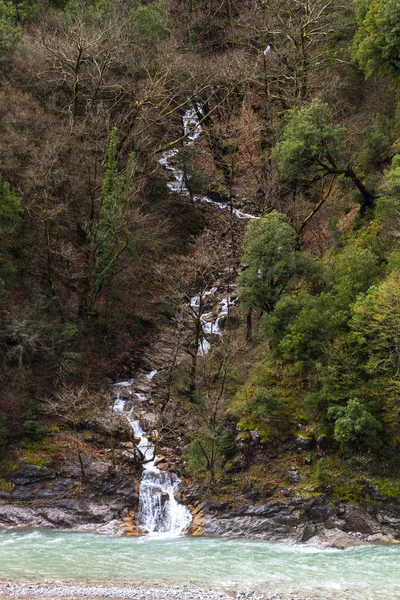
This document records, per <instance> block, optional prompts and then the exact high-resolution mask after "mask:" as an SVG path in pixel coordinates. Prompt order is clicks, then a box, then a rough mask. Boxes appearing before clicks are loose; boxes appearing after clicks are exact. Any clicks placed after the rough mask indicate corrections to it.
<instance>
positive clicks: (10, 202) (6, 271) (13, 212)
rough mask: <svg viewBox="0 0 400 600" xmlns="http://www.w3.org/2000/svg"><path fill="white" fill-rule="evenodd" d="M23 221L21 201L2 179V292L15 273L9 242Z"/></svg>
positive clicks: (0, 183) (0, 228) (0, 227)
mask: <svg viewBox="0 0 400 600" xmlns="http://www.w3.org/2000/svg"><path fill="white" fill-rule="evenodd" d="M21 221H22V207H21V201H20V199H19V198H18V196H16V195H15V194H13V192H12V191H11V189H10V186H9V184H8V183H7V182H5V181H2V180H1V179H0V294H1V293H2V292H3V291H4V289H5V286H6V284H7V281H8V280H9V279H10V277H11V276H12V275H13V274H14V267H13V264H12V261H11V258H10V256H9V253H8V242H11V240H12V239H13V237H14V236H15V234H16V233H17V231H18V227H19V226H20V224H21Z"/></svg>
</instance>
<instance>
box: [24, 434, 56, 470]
mask: <svg viewBox="0 0 400 600" xmlns="http://www.w3.org/2000/svg"><path fill="white" fill-rule="evenodd" d="M21 450H22V457H21V458H22V461H23V462H24V463H28V464H30V465H37V466H38V467H44V466H46V465H47V463H48V462H49V460H50V459H51V458H53V457H54V456H55V455H56V454H58V449H57V447H56V446H54V445H53V444H50V443H49V441H48V440H40V441H31V440H23V441H22V442H21Z"/></svg>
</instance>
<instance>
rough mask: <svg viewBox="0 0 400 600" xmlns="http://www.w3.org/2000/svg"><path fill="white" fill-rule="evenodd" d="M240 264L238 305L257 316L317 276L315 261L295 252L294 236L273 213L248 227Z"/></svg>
mask: <svg viewBox="0 0 400 600" xmlns="http://www.w3.org/2000/svg"><path fill="white" fill-rule="evenodd" d="M242 260H243V262H244V263H245V265H246V268H245V269H244V270H243V272H242V274H241V275H240V278H239V295H240V298H241V302H242V303H243V305H244V306H245V307H246V308H248V309H257V310H259V311H261V312H271V311H272V310H273V309H274V307H275V305H276V303H277V302H278V300H279V299H280V298H281V296H283V295H284V294H290V293H291V292H292V291H293V290H294V288H295V287H296V286H297V285H298V284H299V282H300V281H301V280H308V281H309V280H312V279H314V278H315V277H316V276H317V274H318V273H319V263H318V261H317V260H316V259H314V258H313V257H312V256H310V255H309V254H305V253H304V252H300V251H299V250H297V235H296V232H295V231H294V229H293V228H292V227H291V226H290V225H289V223H288V222H287V218H286V216H285V215H283V214H280V213H278V212H277V211H273V212H272V213H270V214H269V215H267V216H265V217H262V218H261V219H258V220H253V221H252V222H251V223H249V225H248V227H247V231H246V236H245V244H244V253H243V257H242Z"/></svg>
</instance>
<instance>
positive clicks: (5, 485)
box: [0, 477, 13, 492]
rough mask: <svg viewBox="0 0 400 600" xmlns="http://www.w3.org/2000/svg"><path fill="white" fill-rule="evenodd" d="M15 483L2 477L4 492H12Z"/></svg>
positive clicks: (1, 486) (0, 479)
mask: <svg viewBox="0 0 400 600" xmlns="http://www.w3.org/2000/svg"><path fill="white" fill-rule="evenodd" d="M12 489H13V484H12V483H10V482H9V481H6V480H5V479H3V478H1V477H0V490H1V491H2V492H11V491H12Z"/></svg>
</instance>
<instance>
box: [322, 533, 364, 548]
mask: <svg viewBox="0 0 400 600" xmlns="http://www.w3.org/2000/svg"><path fill="white" fill-rule="evenodd" d="M310 541H312V542H318V543H320V544H323V545H324V546H329V548H336V549H338V550H346V549H347V548H354V547H356V546H361V545H362V544H363V542H362V540H360V539H358V538H357V537H354V536H350V535H349V534H348V533H345V532H344V531H341V530H340V529H328V530H324V531H323V532H321V533H319V534H318V536H316V537H313V538H310Z"/></svg>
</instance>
